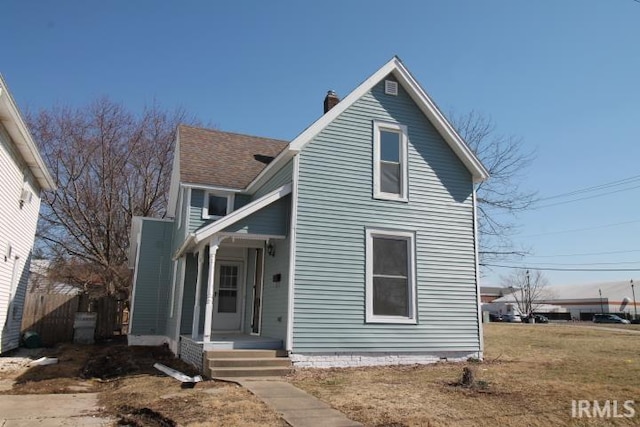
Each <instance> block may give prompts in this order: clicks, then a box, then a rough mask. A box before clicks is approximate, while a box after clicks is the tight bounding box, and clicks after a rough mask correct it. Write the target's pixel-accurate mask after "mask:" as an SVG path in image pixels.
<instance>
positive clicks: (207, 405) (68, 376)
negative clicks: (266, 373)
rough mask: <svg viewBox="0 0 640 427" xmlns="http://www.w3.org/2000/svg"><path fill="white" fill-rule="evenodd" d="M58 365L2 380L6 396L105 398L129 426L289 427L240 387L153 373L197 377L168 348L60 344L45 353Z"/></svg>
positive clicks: (108, 406) (108, 410)
mask: <svg viewBox="0 0 640 427" xmlns="http://www.w3.org/2000/svg"><path fill="white" fill-rule="evenodd" d="M44 354H45V355H46V356H51V357H58V360H59V363H58V364H56V365H48V366H36V367H32V368H29V369H27V370H23V371H12V372H7V373H3V374H2V375H0V379H4V380H13V388H12V389H11V390H8V391H5V392H4V393H6V394H48V393H54V394H57V393H82V392H98V393H100V396H99V399H100V404H101V405H102V406H103V407H104V408H105V409H104V412H105V414H106V415H110V416H112V417H114V418H115V419H117V420H119V423H120V424H123V425H129V426H176V425H181V426H278V427H281V426H285V425H286V423H285V422H284V421H282V419H281V418H280V417H279V416H278V415H277V414H276V413H275V412H274V411H273V410H271V409H270V408H268V407H267V406H266V405H265V404H263V403H262V402H261V401H260V400H258V399H257V398H256V397H255V396H253V395H252V394H251V393H249V392H248V391H246V390H244V389H242V388H241V387H239V386H237V385H234V384H228V383H224V382H216V381H205V382H201V383H198V384H197V385H196V387H195V388H193V389H183V388H181V383H180V382H178V381H176V380H174V379H173V378H169V377H167V376H165V375H164V374H162V373H160V372H159V371H158V370H156V369H155V368H153V364H154V363H156V362H160V363H163V364H165V365H168V366H171V367H173V368H174V369H178V370H180V371H182V372H184V373H186V374H188V375H195V374H197V372H196V371H195V370H194V368H193V367H191V366H189V365H187V364H185V363H184V362H182V361H180V360H177V359H176V358H174V357H173V355H172V354H171V353H170V352H169V350H168V349H167V348H166V347H128V346H126V344H125V343H124V342H120V343H118V342H112V343H108V344H105V345H94V346H78V345H72V344H64V345H60V346H58V347H56V348H54V349H47V350H45V351H44Z"/></svg>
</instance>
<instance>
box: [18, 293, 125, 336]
mask: <svg viewBox="0 0 640 427" xmlns="http://www.w3.org/2000/svg"><path fill="white" fill-rule="evenodd" d="M124 311H125V301H122V300H117V299H116V298H114V297H110V296H104V297H100V298H97V299H93V300H89V298H88V296H87V295H61V294H48V293H28V294H27V296H26V299H25V304H24V310H23V313H22V329H21V331H22V333H25V332H27V331H35V332H37V333H38V335H40V338H41V339H42V344H43V345H45V346H47V347H48V346H53V345H55V344H57V343H60V342H71V341H73V324H74V321H75V317H76V313H78V312H91V313H97V314H98V315H97V320H96V332H95V338H96V339H98V340H99V339H107V338H110V337H112V336H113V335H120V334H122V332H123V331H122V325H123V313H124Z"/></svg>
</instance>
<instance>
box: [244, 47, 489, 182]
mask: <svg viewBox="0 0 640 427" xmlns="http://www.w3.org/2000/svg"><path fill="white" fill-rule="evenodd" d="M389 74H393V76H394V77H395V78H396V79H397V80H398V82H400V84H401V85H402V87H403V88H404V89H405V91H406V92H407V93H408V94H409V96H410V97H411V99H413V101H414V102H415V103H416V105H417V106H418V108H420V110H421V111H422V113H423V114H424V115H425V116H426V117H427V119H428V120H429V121H430V122H431V124H432V125H433V126H434V127H435V128H436V130H437V131H438V132H439V133H440V135H442V137H443V138H444V140H445V141H446V143H447V144H448V145H449V147H451V149H452V150H453V152H454V153H455V154H456V155H457V156H458V157H459V158H460V160H461V161H462V163H463V164H464V165H465V166H466V167H467V169H468V170H469V172H470V173H471V175H472V176H473V180H474V182H480V181H484V180H486V179H487V178H489V171H487V169H486V168H485V167H484V166H483V165H482V162H480V159H478V157H476V155H475V154H474V153H473V151H471V149H470V148H469V146H468V145H467V144H466V143H465V142H464V140H463V139H462V137H461V136H460V135H459V134H458V132H456V130H455V129H454V128H453V126H452V125H451V123H449V121H448V120H447V119H446V118H445V117H444V114H442V112H441V111H440V109H438V107H437V105H436V104H435V102H433V100H432V99H431V98H430V97H429V95H427V93H426V92H425V91H424V89H422V87H421V86H420V84H419V83H418V82H417V81H416V79H414V77H413V76H412V75H411V73H410V72H409V70H407V68H406V67H405V66H404V64H403V63H402V61H401V60H400V58H398V57H397V56H394V57H393V58H391V60H390V61H389V62H387V63H386V64H384V65H383V66H382V67H381V68H380V69H378V71H376V72H375V73H373V74H372V75H371V76H370V77H369V78H368V79H367V80H365V81H364V82H362V83H361V84H360V85H359V86H358V87H357V88H355V89H354V90H353V91H351V93H349V94H348V95H347V96H346V97H345V98H344V99H343V100H342V101H340V102H339V103H338V104H337V105H336V106H335V107H333V108H332V109H331V110H329V111H328V112H327V113H325V114H324V115H323V116H321V117H320V118H319V119H318V120H316V121H315V122H314V123H313V124H311V126H309V127H308V128H306V129H305V130H304V131H303V132H302V133H301V134H299V135H298V136H297V137H296V138H295V139H294V140H293V141H291V144H289V149H288V150H287V151H284V152H282V153H281V154H280V156H278V157H277V158H276V159H275V161H274V162H273V163H272V164H271V165H269V167H267V168H266V169H265V170H264V171H262V173H261V174H260V175H259V176H257V177H256V179H254V180H253V182H251V184H249V187H248V188H247V190H248V191H249V192H252V191H253V190H254V189H256V188H258V187H259V186H260V185H261V184H262V183H263V182H264V181H265V180H266V179H268V178H269V177H270V176H271V175H272V174H273V173H275V172H276V171H277V168H278V167H279V166H281V165H283V164H284V163H285V162H286V161H287V160H288V158H291V157H293V156H294V155H295V154H296V153H298V152H300V151H302V150H303V149H304V147H305V146H306V145H307V144H308V143H309V142H310V141H311V140H313V138H315V137H316V136H317V135H318V134H319V133H320V132H322V130H323V129H324V128H325V127H327V126H328V125H329V124H330V123H331V122H333V121H334V120H335V119H336V118H337V117H338V116H339V115H340V114H342V113H343V112H344V111H345V110H347V109H348V108H349V107H351V106H352V105H353V104H354V103H355V102H356V101H357V100H359V99H360V98H361V97H362V96H363V95H365V94H366V93H367V92H369V91H370V90H371V89H373V87H374V86H375V85H377V84H378V83H380V82H381V81H382V80H384V78H385V77H387V76H388V75H389Z"/></svg>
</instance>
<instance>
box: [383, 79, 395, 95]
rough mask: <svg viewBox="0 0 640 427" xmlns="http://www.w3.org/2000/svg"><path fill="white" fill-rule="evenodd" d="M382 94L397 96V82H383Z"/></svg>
mask: <svg viewBox="0 0 640 427" xmlns="http://www.w3.org/2000/svg"><path fill="white" fill-rule="evenodd" d="M384 93H386V94H387V95H394V96H397V95H398V82H395V81H393V80H385V81H384Z"/></svg>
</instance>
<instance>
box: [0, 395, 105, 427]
mask: <svg viewBox="0 0 640 427" xmlns="http://www.w3.org/2000/svg"><path fill="white" fill-rule="evenodd" d="M111 424H113V420H112V419H109V418H101V417H99V416H98V395H97V394H96V393H78V394H23V395H0V427H27V426H36V425H37V426H39V427H59V426H89V427H94V426H109V425H111Z"/></svg>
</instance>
